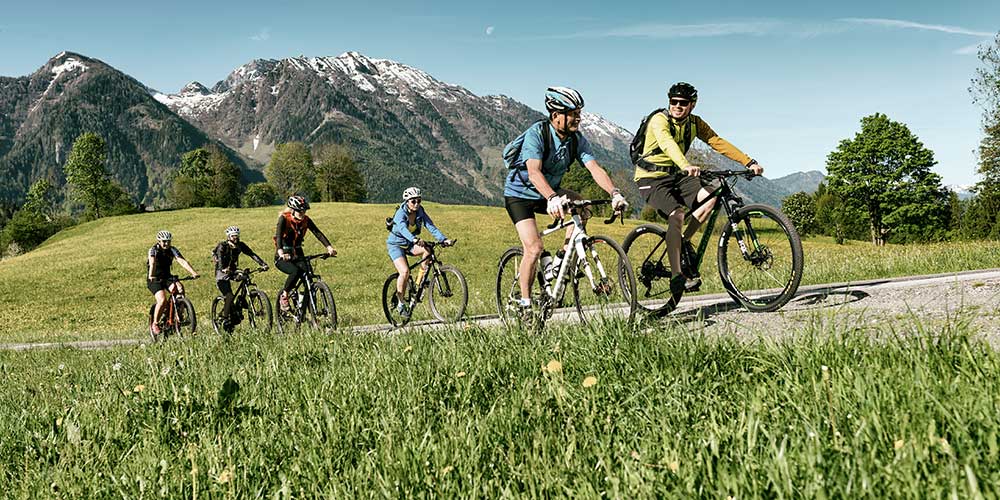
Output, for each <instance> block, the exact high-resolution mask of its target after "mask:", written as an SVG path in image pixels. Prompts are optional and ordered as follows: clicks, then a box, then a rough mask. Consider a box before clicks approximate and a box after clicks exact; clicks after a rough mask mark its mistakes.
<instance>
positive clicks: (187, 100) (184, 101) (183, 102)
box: [152, 82, 226, 117]
mask: <svg viewBox="0 0 1000 500" xmlns="http://www.w3.org/2000/svg"><path fill="white" fill-rule="evenodd" d="M152 94H153V99H156V100H157V101H160V102H161V103H163V104H164V105H166V106H167V107H168V108H170V109H172V110H174V111H175V112H176V113H177V114H179V115H181V116H184V117H194V116H196V115H197V114H199V113H201V112H202V111H207V110H211V109H213V108H215V107H216V106H218V105H219V103H221V102H222V100H223V99H225V97H226V94H225V93H215V92H212V91H211V90H209V89H208V88H207V87H205V86H204V85H202V84H201V83H199V82H191V83H189V84H187V85H185V86H184V88H182V89H181V91H180V92H178V93H176V94H169V95H168V94H164V93H162V92H153V93H152Z"/></svg>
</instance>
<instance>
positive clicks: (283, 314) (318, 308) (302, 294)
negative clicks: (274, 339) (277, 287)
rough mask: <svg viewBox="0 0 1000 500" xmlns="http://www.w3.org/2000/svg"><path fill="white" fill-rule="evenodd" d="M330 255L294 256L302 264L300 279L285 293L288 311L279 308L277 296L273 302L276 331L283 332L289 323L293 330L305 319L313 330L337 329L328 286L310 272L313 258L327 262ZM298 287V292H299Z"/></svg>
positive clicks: (279, 298) (279, 302)
mask: <svg viewBox="0 0 1000 500" xmlns="http://www.w3.org/2000/svg"><path fill="white" fill-rule="evenodd" d="M329 257H330V255H329V254H326V253H321V254H316V255H309V256H305V257H298V258H299V259H302V260H303V261H304V262H305V264H306V269H305V272H304V273H303V274H302V278H301V279H300V280H299V281H298V283H296V284H295V288H294V289H292V290H291V291H290V292H289V293H288V305H289V310H288V311H283V310H282V309H281V293H280V292H279V293H278V297H277V298H276V299H275V304H274V305H275V309H276V310H277V314H276V317H277V320H278V321H277V323H278V332H279V333H285V329H286V327H287V326H289V325H288V324H289V323H290V324H293V325H294V326H295V330H296V331H298V329H299V327H300V326H301V325H302V323H303V322H304V321H306V320H307V319H308V321H309V324H310V325H311V326H312V327H313V328H316V329H323V330H335V329H336V328H337V304H336V303H335V302H334V301H333V292H331V291H330V287H329V286H327V284H326V283H324V282H323V280H322V279H321V278H320V275H318V274H316V272H315V271H314V270H313V266H312V261H313V260H315V259H327V258H329ZM300 288H302V289H303V290H302V291H299V289H300Z"/></svg>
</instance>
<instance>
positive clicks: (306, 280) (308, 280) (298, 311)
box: [293, 254, 327, 321]
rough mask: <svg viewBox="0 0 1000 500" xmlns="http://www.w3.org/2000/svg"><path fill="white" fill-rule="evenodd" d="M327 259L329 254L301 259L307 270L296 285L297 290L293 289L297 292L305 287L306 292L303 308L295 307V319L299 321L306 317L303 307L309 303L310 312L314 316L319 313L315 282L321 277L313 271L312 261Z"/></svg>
mask: <svg viewBox="0 0 1000 500" xmlns="http://www.w3.org/2000/svg"><path fill="white" fill-rule="evenodd" d="M326 257H327V254H316V255H310V256H304V257H300V258H301V259H302V260H303V261H304V262H305V264H306V269H305V271H304V272H303V273H302V277H301V278H299V282H298V283H296V284H295V288H293V290H297V289H298V288H299V286H302V285H304V287H305V290H304V291H303V293H304V296H305V298H304V299H303V302H302V305H301V306H300V305H298V304H296V305H295V318H296V319H297V320H298V321H302V319H303V318H304V317H305V312H306V310H305V309H304V308H303V307H302V306H306V305H307V304H306V302H308V307H309V311H310V312H311V313H313V316H315V315H316V313H317V312H316V296H315V292H314V291H313V283H315V281H314V280H315V279H316V278H319V277H320V275H318V274H316V272H315V271H314V270H313V266H312V260H313V259H317V258H324V259H325V258H326Z"/></svg>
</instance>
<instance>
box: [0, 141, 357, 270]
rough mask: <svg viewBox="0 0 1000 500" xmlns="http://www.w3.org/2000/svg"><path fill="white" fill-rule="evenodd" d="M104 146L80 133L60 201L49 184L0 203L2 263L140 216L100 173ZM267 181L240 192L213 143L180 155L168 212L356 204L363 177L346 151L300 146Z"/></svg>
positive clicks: (281, 152)
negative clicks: (94, 224)
mask: <svg viewBox="0 0 1000 500" xmlns="http://www.w3.org/2000/svg"><path fill="white" fill-rule="evenodd" d="M107 156H108V147H107V143H106V142H105V140H104V139H103V138H101V136H99V135H97V134H95V133H92V132H85V133H83V134H81V135H80V136H79V137H77V139H76V140H75V141H74V142H73V147H72V150H71V152H70V155H69V157H68V159H67V161H66V164H65V165H64V166H63V174H64V176H65V178H66V185H65V188H64V189H65V194H66V196H65V202H64V203H62V204H61V206H60V203H59V200H60V199H61V198H62V197H61V196H60V194H61V192H60V191H61V189H62V188H60V187H59V186H57V185H56V184H55V181H54V180H51V179H45V178H43V179H39V180H37V181H35V183H34V184H32V186H31V187H30V188H29V190H28V193H27V194H26V196H25V201H24V204H23V205H21V206H20V207H16V206H15V205H13V204H10V203H4V204H2V205H0V257H3V256H14V255H17V254H20V253H22V252H26V251H28V250H31V249H32V248H34V247H36V246H38V245H39V244H41V243H42V242H43V241H45V240H46V239H48V238H49V237H50V236H52V235H53V234H55V233H57V232H59V231H60V230H62V229H64V228H66V227H70V226H73V225H75V224H77V223H79V222H85V221H89V220H94V219H99V218H101V217H107V216H113V215H126V214H134V213H138V212H141V211H145V206H144V205H141V204H137V203H136V199H135V197H134V196H133V195H131V194H129V193H128V192H126V190H125V189H124V188H122V186H121V185H120V184H119V183H117V182H115V181H114V180H113V179H112V177H111V175H110V173H109V172H108V170H107V168H106V163H107ZM265 178H266V179H267V182H259V183H252V184H249V185H246V186H244V185H243V184H242V182H241V172H240V168H239V167H238V166H237V165H236V164H235V163H234V162H233V161H232V160H231V159H230V158H229V156H228V155H227V154H226V152H225V151H223V150H222V149H221V148H219V147H218V146H216V145H214V144H209V145H206V146H204V147H201V148H198V149H195V150H192V151H188V152H187V153H184V154H183V155H181V158H180V164H179V165H178V168H177V169H176V170H175V171H174V172H173V174H172V175H171V178H170V181H169V183H170V185H169V193H168V200H169V203H170V207H169V208H176V209H182V208H193V207H222V208H233V207H261V206H267V205H273V204H277V203H280V202H281V201H282V200H283V199H285V198H286V197H288V196H290V195H292V194H302V195H305V196H307V197H308V198H309V199H310V200H311V201H350V202H362V201H364V200H365V199H366V198H367V191H366V189H365V183H364V179H363V178H362V176H361V174H360V172H359V171H358V168H357V164H356V163H355V161H354V157H353V155H352V154H351V152H350V151H349V150H348V149H347V148H345V147H344V146H340V145H324V146H319V147H317V148H315V149H312V150H311V149H310V148H309V147H308V146H306V145H305V144H303V143H300V142H292V143H287V144H279V145H278V146H277V148H276V150H275V153H274V155H272V157H271V161H270V163H269V164H268V165H267V167H266V169H265Z"/></svg>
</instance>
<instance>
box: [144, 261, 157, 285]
mask: <svg viewBox="0 0 1000 500" xmlns="http://www.w3.org/2000/svg"><path fill="white" fill-rule="evenodd" d="M155 267H156V259H155V258H153V256H152V255H150V256H149V266H147V267H146V269H148V271H147V272H146V274H147V276H146V279H149V280H151V279H153V271H154V270H155V269H154V268H155Z"/></svg>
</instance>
